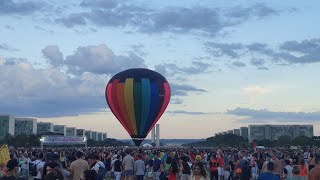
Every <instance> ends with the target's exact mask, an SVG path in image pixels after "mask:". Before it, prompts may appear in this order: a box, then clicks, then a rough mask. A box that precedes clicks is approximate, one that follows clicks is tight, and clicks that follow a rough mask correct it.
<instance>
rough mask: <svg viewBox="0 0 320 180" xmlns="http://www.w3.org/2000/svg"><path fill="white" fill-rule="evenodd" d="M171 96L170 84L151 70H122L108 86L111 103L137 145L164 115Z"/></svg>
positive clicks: (111, 107) (107, 93)
mask: <svg viewBox="0 0 320 180" xmlns="http://www.w3.org/2000/svg"><path fill="white" fill-rule="evenodd" d="M170 94H171V93H170V86H169V83H168V81H167V80H166V79H165V78H164V77H163V76H162V75H161V74H159V73H157V72H155V71H152V70H149V69H140V68H139V69H128V70H125V71H122V72H120V73H118V74H116V75H115V76H113V77H112V78H111V79H110V81H109V82H108V84H107V86H106V100H107V103H108V105H109V107H110V109H111V111H112V113H113V114H114V115H115V117H116V118H117V119H118V120H119V122H120V123H121V124H122V126H123V127H124V128H125V129H126V131H127V132H128V133H129V135H130V136H131V138H132V140H133V142H134V143H135V145H136V146H140V144H141V142H142V141H143V140H144V138H145V137H146V136H147V135H148V133H149V132H150V130H151V129H152V128H153V126H154V125H155V124H156V123H157V121H158V120H159V119H160V117H161V115H162V114H163V113H164V111H165V109H166V108H167V106H168V104H169V101H170Z"/></svg>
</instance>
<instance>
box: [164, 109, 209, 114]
mask: <svg viewBox="0 0 320 180" xmlns="http://www.w3.org/2000/svg"><path fill="white" fill-rule="evenodd" d="M166 113H169V114H188V115H203V114H211V113H206V112H192V111H185V110H175V111H166Z"/></svg>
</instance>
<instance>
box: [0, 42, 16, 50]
mask: <svg viewBox="0 0 320 180" xmlns="http://www.w3.org/2000/svg"><path fill="white" fill-rule="evenodd" d="M0 50H6V51H19V50H18V49H15V48H12V47H10V46H9V45H8V44H5V43H3V44H0Z"/></svg>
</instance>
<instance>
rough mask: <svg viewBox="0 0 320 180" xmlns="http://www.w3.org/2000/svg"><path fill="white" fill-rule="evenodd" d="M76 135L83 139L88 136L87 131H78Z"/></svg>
mask: <svg viewBox="0 0 320 180" xmlns="http://www.w3.org/2000/svg"><path fill="white" fill-rule="evenodd" d="M76 135H77V136H79V137H83V136H85V135H86V130H84V129H77V132H76Z"/></svg>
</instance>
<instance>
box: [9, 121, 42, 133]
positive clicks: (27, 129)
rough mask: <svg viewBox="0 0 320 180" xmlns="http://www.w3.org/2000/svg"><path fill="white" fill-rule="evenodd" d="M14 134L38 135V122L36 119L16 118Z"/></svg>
mask: <svg viewBox="0 0 320 180" xmlns="http://www.w3.org/2000/svg"><path fill="white" fill-rule="evenodd" d="M14 126H15V127H14V134H15V135H18V134H26V135H30V134H37V120H36V119H34V118H15V124H14Z"/></svg>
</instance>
